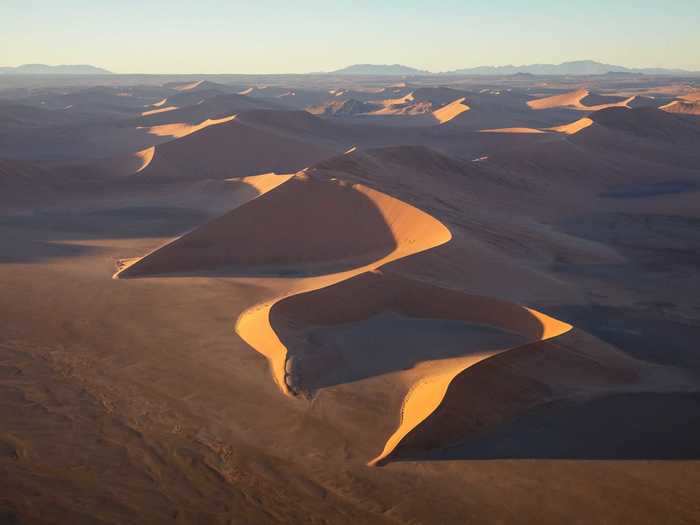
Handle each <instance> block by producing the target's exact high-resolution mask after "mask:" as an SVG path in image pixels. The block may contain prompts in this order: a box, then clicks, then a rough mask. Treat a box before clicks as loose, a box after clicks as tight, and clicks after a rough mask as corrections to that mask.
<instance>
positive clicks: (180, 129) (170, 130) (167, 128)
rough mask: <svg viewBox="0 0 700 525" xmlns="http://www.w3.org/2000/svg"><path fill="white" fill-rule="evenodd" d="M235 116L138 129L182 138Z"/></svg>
mask: <svg viewBox="0 0 700 525" xmlns="http://www.w3.org/2000/svg"><path fill="white" fill-rule="evenodd" d="M234 118H236V116H235V115H231V116H228V117H223V118H220V119H206V120H205V121H203V122H200V123H199V124H194V125H192V124H187V123H184V122H178V123H174V124H162V125H160V126H151V127H147V128H138V129H143V130H145V131H146V132H147V133H149V134H151V135H155V136H156V137H169V138H178V139H179V138H182V137H186V136H187V135H190V134H191V133H195V132H197V131H199V130H201V129H204V128H207V127H209V126H216V125H217V124H223V123H225V122H231V121H232V120H233V119H234Z"/></svg>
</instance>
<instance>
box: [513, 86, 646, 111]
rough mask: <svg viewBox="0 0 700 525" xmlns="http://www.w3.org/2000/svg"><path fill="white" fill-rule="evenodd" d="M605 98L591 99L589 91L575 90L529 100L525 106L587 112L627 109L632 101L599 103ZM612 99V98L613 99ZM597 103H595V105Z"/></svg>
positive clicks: (538, 108) (631, 98)
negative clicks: (572, 109)
mask: <svg viewBox="0 0 700 525" xmlns="http://www.w3.org/2000/svg"><path fill="white" fill-rule="evenodd" d="M587 98H588V99H589V100H590V101H591V102H594V103H593V104H591V105H589V104H588V103H587V102H588V101H587V100H586V99H587ZM604 98H605V97H599V96H597V97H594V98H592V97H591V94H590V91H588V90H587V89H585V88H581V89H577V90H576V91H571V92H568V93H562V94H561V95H552V96H550V97H544V98H539V99H535V100H530V101H529V102H528V103H527V105H528V106H530V108H532V109H535V110H543V109H554V108H566V107H569V108H574V109H580V110H587V111H598V110H600V109H605V108H612V107H627V106H628V104H629V103H630V102H632V101H633V100H634V98H635V97H634V96H631V97H628V98H626V99H624V100H617V99H616V100H613V101H611V102H608V103H601V102H602V100H604ZM613 98H614V97H613ZM595 102H597V103H595Z"/></svg>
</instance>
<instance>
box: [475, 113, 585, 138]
mask: <svg viewBox="0 0 700 525" xmlns="http://www.w3.org/2000/svg"><path fill="white" fill-rule="evenodd" d="M593 123H594V122H593V119H590V118H588V117H584V118H580V119H578V120H575V121H574V122H570V123H568V124H562V125H561V126H553V127H551V128H493V129H481V130H479V132H480V133H514V134H532V133H535V134H541V133H548V132H554V133H562V134H564V135H575V134H576V133H578V132H579V131H581V130H584V129H586V128H587V127H588V126H590V125H592V124H593Z"/></svg>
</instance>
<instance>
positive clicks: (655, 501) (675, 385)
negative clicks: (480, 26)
mask: <svg viewBox="0 0 700 525" xmlns="http://www.w3.org/2000/svg"><path fill="white" fill-rule="evenodd" d="M22 82H24V83H22ZM698 89H700V85H698V83H697V79H692V78H691V79H683V80H682V81H681V80H679V79H672V78H667V77H664V76H662V75H659V76H655V75H652V74H648V75H641V74H640V75H637V74H632V73H629V74H626V75H614V74H613V75H588V76H582V77H576V76H561V77H557V76H551V75H547V76H541V77H540V76H537V75H529V74H528V75H493V76H488V77H486V76H466V75H463V76H460V75H446V76H440V75H433V76H420V75H416V76H415V77H413V76H407V77H400V78H393V77H382V76H371V75H367V76H366V75H357V76H353V75H348V76H343V75H334V74H324V75H320V74H319V75H269V76H259V75H258V76H252V75H251V76H248V75H203V76H201V77H199V76H194V75H181V76H176V75H170V76H155V75H153V76H151V75H144V76H138V75H128V76H124V77H121V76H120V75H115V76H114V79H112V80H110V81H109V83H106V81H105V80H104V79H103V78H102V77H99V76H97V77H95V78H94V79H89V78H87V77H75V79H72V80H65V79H57V78H53V77H50V76H49V77H31V78H29V77H28V78H27V79H26V80H24V81H21V80H13V83H12V87H9V85H8V86H7V87H6V86H4V85H3V84H2V82H1V81H0V289H1V290H2V293H1V294H0V312H1V313H2V315H1V317H2V319H3V321H2V330H0V418H1V419H0V420H1V421H2V422H3V424H2V425H0V523H5V522H7V523H39V524H50V523H75V524H82V523H86V524H87V523H104V524H111V523H114V524H121V523H182V524H185V523H193V524H194V523H221V524H224V523H251V524H265V523H271V524H272V523H328V524H344V523H347V524H351V523H353V524H354V523H367V524H374V523H376V524H398V523H415V524H434V523H445V524H452V523H455V524H456V523H471V522H474V523H542V524H547V523H551V524H555V523H562V522H571V523H640V524H643V523H649V524H656V523H694V522H696V521H697V520H698V519H700V506H699V504H698V503H697V502H698V501H700V490H699V489H698V487H700V468H699V467H700V445H699V444H700V410H698V407H700V351H698V348H697V346H698V345H697V342H698V341H700V303H699V302H698V292H700V281H699V279H698V275H697V268H698V265H700V149H698V145H699V144H700V120H699V118H700V117H698V114H699V113H700V112H699V111H698V110H697V105H698V101H697V98H698V97H697V92H698Z"/></svg>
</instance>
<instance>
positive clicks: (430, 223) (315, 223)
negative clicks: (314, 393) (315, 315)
mask: <svg viewBox="0 0 700 525" xmlns="http://www.w3.org/2000/svg"><path fill="white" fill-rule="evenodd" d="M348 225H352V227H351V228H348ZM339 231H343V232H344V234H343V235H342V236H339V235H338V232H339ZM257 232H259V233H257ZM450 237H451V236H450V233H449V231H448V230H447V228H445V227H444V226H443V225H442V224H440V223H439V222H438V221H436V220H435V219H433V218H432V217H430V216H429V215H427V214H425V213H423V212H421V211H420V210H418V209H416V208H414V207H412V206H410V205H407V204H405V203H403V202H401V201H399V200H397V199H394V198H392V197H389V196H388V195H385V194H382V193H379V192H377V191H375V190H372V189H371V188H368V187H365V186H362V185H348V184H344V183H342V182H341V181H337V180H317V179H314V178H309V177H308V176H306V175H305V174H303V173H302V174H298V175H296V176H295V177H293V178H291V179H289V180H288V181H287V182H286V183H284V184H282V185H281V186H279V187H278V188H277V189H275V190H274V191H270V192H269V193H267V194H265V195H264V196H262V197H261V198H259V199H256V200H255V201H253V202H250V203H249V204H247V205H245V206H242V207H241V208H238V209H236V210H234V211H232V212H230V213H229V214H227V215H225V216H223V217H221V218H219V219H217V220H215V221H213V222H211V223H209V224H208V225H205V226H204V227H202V228H200V229H198V230H195V231H194V232H191V233H189V234H187V235H185V236H183V237H181V238H178V239H176V240H175V241H173V242H171V243H170V244H168V245H166V246H164V247H162V248H160V249H159V250H156V251H154V252H153V253H151V254H150V255H148V256H146V257H144V258H142V259H141V260H140V261H138V262H136V263H134V264H133V265H131V266H130V267H128V268H125V269H124V270H121V271H120V272H118V273H117V274H116V275H117V276H118V277H134V276H145V275H153V274H162V273H176V272H192V271H207V270H216V269H218V270H219V271H222V270H224V271H228V272H231V271H233V272H238V273H244V274H250V273H253V274H262V275H270V276H275V275H287V276H289V275H290V272H292V273H291V274H292V275H294V274H296V275H302V276H303V275H314V274H315V275H317V277H311V276H310V277H299V278H295V279H290V278H287V279H286V280H285V281H286V282H284V283H283V284H282V285H280V284H279V283H277V285H276V289H277V291H276V292H273V294H274V295H273V297H272V298H271V299H270V300H269V301H267V302H265V303H263V304H260V305H256V306H254V307H252V308H250V309H249V310H247V311H246V312H244V313H243V314H241V316H240V317H239V319H238V321H237V323H236V331H237V333H238V334H239V335H240V336H241V337H242V338H243V339H244V340H245V341H246V342H248V344H250V345H251V346H252V347H253V348H255V349H256V350H257V351H258V352H260V353H262V354H263V355H265V356H266V357H267V359H268V360H269V362H270V367H271V370H272V375H273V378H274V380H275V382H276V383H277V385H278V386H279V387H280V389H281V390H282V391H283V392H285V393H288V392H289V385H287V383H286V381H285V363H286V356H287V350H286V348H285V347H284V345H283V344H282V343H281V342H280V341H279V338H278V337H277V335H276V334H275V331H274V329H273V328H272V326H271V325H270V322H269V311H270V308H271V307H272V306H273V305H274V304H275V303H276V302H277V301H279V300H280V299H282V298H284V297H286V296H287V295H289V294H291V293H299V292H301V291H306V290H314V289H317V288H320V287H324V286H328V285H330V284H333V283H335V282H338V281H341V280H345V279H348V278H350V277H352V276H354V275H357V274H359V273H362V272H365V271H368V270H371V269H374V268H377V267H378V266H380V265H382V264H385V263H387V262H390V261H392V260H396V259H398V258H401V257H405V256H406V255H410V254H412V253H417V252H420V251H423V250H426V249H429V248H430V247H433V246H437V245H440V244H442V243H444V242H447V241H448V240H449V239H450ZM203 246H207V247H208V248H207V250H206V252H203V251H202V247H203ZM273 289H275V286H274V285H273Z"/></svg>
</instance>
